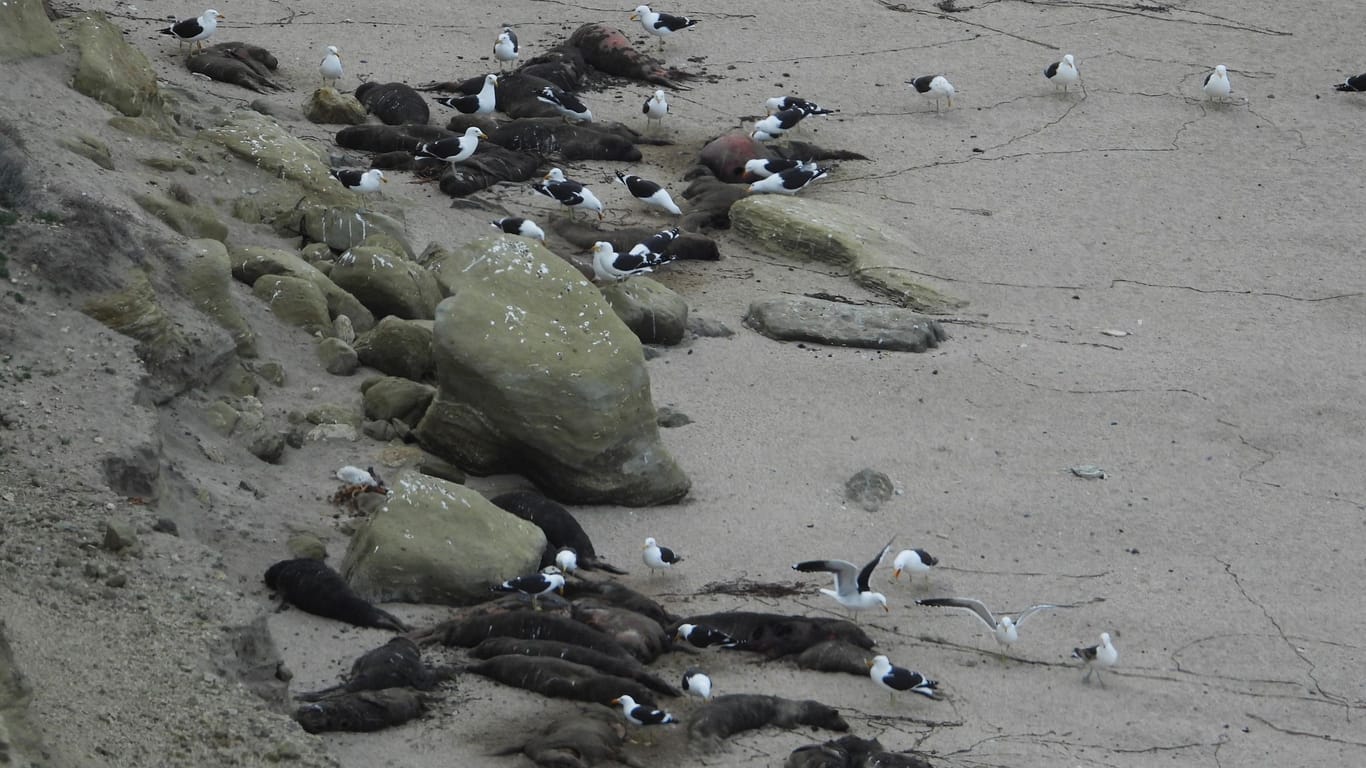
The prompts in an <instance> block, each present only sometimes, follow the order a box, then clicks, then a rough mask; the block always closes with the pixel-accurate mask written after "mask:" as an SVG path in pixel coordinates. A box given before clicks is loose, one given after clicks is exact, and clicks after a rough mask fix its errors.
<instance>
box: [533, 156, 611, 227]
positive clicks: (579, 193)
mask: <svg viewBox="0 0 1366 768" xmlns="http://www.w3.org/2000/svg"><path fill="white" fill-rule="evenodd" d="M531 188H532V189H534V190H536V192H538V193H540V194H542V195H545V196H546V197H548V198H550V199H551V200H554V201H556V202H558V203H559V204H560V205H563V206H564V207H566V208H568V209H569V215H570V217H571V218H572V217H573V215H574V211H575V210H576V209H578V208H582V209H584V210H585V211H592V212H594V213H596V214H597V215H598V219H599V220H601V219H602V216H603V213H602V201H601V200H599V199H598V196H597V195H595V194H593V191H592V190H591V189H589V188H588V187H585V186H584V185H583V184H580V183H579V182H577V181H575V180H573V179H570V178H567V177H566V176H565V175H564V171H561V170H560V169H559V168H551V169H550V172H549V173H547V174H546V175H545V178H544V179H542V180H541V181H537V182H534V183H532V185H531Z"/></svg>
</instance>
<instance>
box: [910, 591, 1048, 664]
mask: <svg viewBox="0 0 1366 768" xmlns="http://www.w3.org/2000/svg"><path fill="white" fill-rule="evenodd" d="M915 604H916V605H928V606H932V607H939V608H962V609H965V610H968V611H972V614H973V615H974V616H976V617H977V618H979V619H981V620H982V623H983V624H985V625H986V626H987V629H990V630H991V633H992V635H993V636H995V638H996V642H997V643H999V644H1000V646H1001V648H1002V649H1003V650H1002V653H1003V654H1004V652H1005V651H1004V649H1005V648H1009V647H1010V646H1011V645H1014V644H1015V643H1016V642H1017V641H1019V639H1020V633H1019V629H1018V628H1019V627H1020V626H1022V625H1023V624H1024V623H1025V619H1027V618H1029V617H1030V616H1032V615H1033V614H1035V613H1037V612H1038V611H1042V610H1045V609H1047V608H1064V607H1066V606H1062V605H1052V604H1050V603H1040V604H1039V605H1031V606H1029V607H1028V608H1026V609H1024V610H1023V611H1020V615H1019V617H1017V618H1014V619H1012V618H1011V617H1009V616H1002V617H1001V618H999V619H998V618H996V617H995V616H993V615H992V613H991V611H990V610H988V609H987V607H986V605H985V604H984V603H982V601H981V600H974V599H972V598H970V597H934V598H929V599H926V600H916V601H915Z"/></svg>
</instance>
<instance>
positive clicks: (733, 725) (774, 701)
mask: <svg viewBox="0 0 1366 768" xmlns="http://www.w3.org/2000/svg"><path fill="white" fill-rule="evenodd" d="M765 725H776V726H778V727H779V728H793V727H796V726H798V725H810V726H813V727H816V728H824V729H826V730H830V731H847V730H849V724H848V723H846V722H845V721H844V718H842V717H840V713H839V712H838V711H837V710H835V708H834V707H828V706H826V705H824V704H822V703H820V702H819V701H812V700H810V699H807V700H805V701H796V700H794V699H784V698H780V697H778V696H763V695H759V694H750V693H735V694H730V695H727V696H718V697H716V698H715V699H712V700H711V702H710V703H708V704H703V705H702V706H701V707H699V708H697V709H696V710H694V711H693V713H692V716H691V717H690V718H689V719H688V738H689V739H692V740H696V741H701V742H703V743H704V744H705V743H707V742H714V741H717V740H720V739H725V738H728V737H730V736H733V735H734V734H737V733H740V732H741V731H751V730H754V729H756V728H762V727H764V726H765Z"/></svg>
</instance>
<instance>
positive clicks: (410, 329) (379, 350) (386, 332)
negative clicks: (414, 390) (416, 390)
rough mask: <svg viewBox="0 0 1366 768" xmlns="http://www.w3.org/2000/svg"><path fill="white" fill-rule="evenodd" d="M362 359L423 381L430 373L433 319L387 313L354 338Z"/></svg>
mask: <svg viewBox="0 0 1366 768" xmlns="http://www.w3.org/2000/svg"><path fill="white" fill-rule="evenodd" d="M355 347H356V354H357V355H360V361H361V363H363V364H365V365H368V366H370V367H371V368H374V369H375V370H377V371H380V372H383V373H387V374H389V375H390V376H402V377H403V378H405V379H412V380H413V381H422V380H423V379H426V378H429V377H430V376H431V375H432V370H433V368H432V366H433V364H432V322H431V321H430V320H404V319H402V318H399V317H395V316H393V315H390V316H388V317H386V318H384V319H382V320H380V321H379V323H378V324H377V325H376V326H375V327H374V328H373V329H372V330H370V331H369V332H367V333H365V334H363V335H361V336H360V337H359V338H358V339H356V344H355Z"/></svg>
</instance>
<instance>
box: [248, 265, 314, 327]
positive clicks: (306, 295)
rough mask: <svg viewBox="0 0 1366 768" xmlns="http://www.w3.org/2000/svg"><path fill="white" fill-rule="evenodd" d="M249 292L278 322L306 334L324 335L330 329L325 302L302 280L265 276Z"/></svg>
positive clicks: (311, 286) (311, 284)
mask: <svg viewBox="0 0 1366 768" xmlns="http://www.w3.org/2000/svg"><path fill="white" fill-rule="evenodd" d="M251 292H252V293H253V294H255V295H256V298H258V299H260V300H261V301H264V302H265V303H266V304H268V305H270V311H271V312H273V313H274V314H275V316H276V317H278V318H280V320H281V322H284V323H288V324H289V325H297V326H300V327H301V328H304V329H305V330H307V331H308V332H309V333H322V334H326V333H327V332H328V331H330V330H331V329H332V318H331V317H330V316H329V315H328V314H327V299H326V298H324V297H323V293H322V291H320V290H318V286H316V285H314V284H313V283H312V282H310V281H308V280H305V279H304V278H302V277H290V276H288V275H266V276H265V277H262V278H261V279H260V280H257V281H256V283H255V284H253V285H252V287H251Z"/></svg>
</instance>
